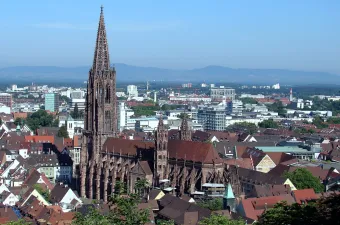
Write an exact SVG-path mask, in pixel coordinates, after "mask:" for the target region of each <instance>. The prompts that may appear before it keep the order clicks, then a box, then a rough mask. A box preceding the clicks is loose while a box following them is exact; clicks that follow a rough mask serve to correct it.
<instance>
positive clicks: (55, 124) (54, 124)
mask: <svg viewBox="0 0 340 225" xmlns="http://www.w3.org/2000/svg"><path fill="white" fill-rule="evenodd" d="M52 127H59V119H55V120H54V121H53V123H52Z"/></svg>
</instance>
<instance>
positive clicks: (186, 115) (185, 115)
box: [177, 113, 189, 119]
mask: <svg viewBox="0 0 340 225" xmlns="http://www.w3.org/2000/svg"><path fill="white" fill-rule="evenodd" d="M177 117H178V118H180V119H184V118H186V119H188V118H189V115H188V114H187V113H180V114H179V115H178V116H177Z"/></svg>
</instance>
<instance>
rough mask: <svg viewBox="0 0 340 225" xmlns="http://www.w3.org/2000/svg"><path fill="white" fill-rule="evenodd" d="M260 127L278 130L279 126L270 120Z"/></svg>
mask: <svg viewBox="0 0 340 225" xmlns="http://www.w3.org/2000/svg"><path fill="white" fill-rule="evenodd" d="M259 127H263V128H278V127H279V125H278V124H277V122H275V121H274V120H272V119H269V120H264V121H262V122H261V123H259Z"/></svg>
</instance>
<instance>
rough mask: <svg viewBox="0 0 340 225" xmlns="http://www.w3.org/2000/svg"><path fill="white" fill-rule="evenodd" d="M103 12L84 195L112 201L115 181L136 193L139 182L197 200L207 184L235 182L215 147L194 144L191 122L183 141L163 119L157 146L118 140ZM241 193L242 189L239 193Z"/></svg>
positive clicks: (89, 100) (85, 143) (84, 156)
mask: <svg viewBox="0 0 340 225" xmlns="http://www.w3.org/2000/svg"><path fill="white" fill-rule="evenodd" d="M108 49H109V48H108V42H107V37H106V29H105V23H104V13H103V8H101V13H100V19H99V26H98V33H97V40H96V46H95V52H94V59H93V65H92V67H91V69H90V71H89V78H88V83H87V96H86V110H85V127H84V130H83V137H82V144H81V146H82V149H81V159H80V175H81V180H80V182H81V184H80V194H81V197H84V198H89V199H97V200H103V201H104V202H107V201H108V196H110V195H111V193H113V192H114V188H115V183H116V181H121V182H124V183H125V184H127V187H128V191H129V192H133V191H134V185H135V183H136V181H138V180H140V179H146V180H147V181H148V183H149V185H150V186H151V187H159V186H160V185H162V184H164V183H167V185H168V187H170V188H172V189H176V191H177V192H178V193H179V195H182V194H184V193H187V194H193V193H194V192H195V191H197V190H201V189H202V185H204V184H205V183H222V184H227V183H228V182H231V183H232V184H233V183H234V184H233V187H234V188H236V186H237V185H236V183H237V182H236V180H237V179H235V178H234V176H233V175H231V174H234V173H231V172H230V171H228V170H227V168H226V165H225V164H224V161H223V160H222V159H221V158H220V156H219V155H218V153H217V152H216V150H215V149H214V146H213V145H212V144H211V143H203V142H193V141H192V139H191V131H190V128H189V126H188V122H187V119H186V118H184V119H183V120H182V124H181V127H180V131H179V138H178V140H172V139H169V137H168V130H167V129H166V127H165V125H164V123H163V118H162V116H160V119H159V124H158V128H157V130H156V131H155V140H154V141H139V140H126V139H119V138H118V127H117V100H116V71H115V68H113V67H111V66H110V57H109V50H108ZM236 189H237V188H236Z"/></svg>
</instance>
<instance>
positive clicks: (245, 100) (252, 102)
mask: <svg viewBox="0 0 340 225" xmlns="http://www.w3.org/2000/svg"><path fill="white" fill-rule="evenodd" d="M240 100H241V101H242V103H243V104H257V101H256V100H255V99H253V98H249V97H246V98H241V99H240Z"/></svg>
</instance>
